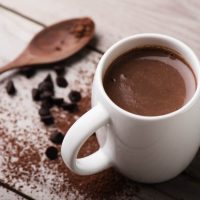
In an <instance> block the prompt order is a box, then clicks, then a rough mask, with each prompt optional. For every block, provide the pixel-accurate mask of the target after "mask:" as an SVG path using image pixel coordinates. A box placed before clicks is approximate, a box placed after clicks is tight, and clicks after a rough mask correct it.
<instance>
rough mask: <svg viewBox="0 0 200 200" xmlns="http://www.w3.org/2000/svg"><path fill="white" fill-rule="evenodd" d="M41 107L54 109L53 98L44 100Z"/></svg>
mask: <svg viewBox="0 0 200 200" xmlns="http://www.w3.org/2000/svg"><path fill="white" fill-rule="evenodd" d="M41 107H42V108H45V109H50V108H52V107H53V101H52V98H48V99H44V100H43V101H42V104H41Z"/></svg>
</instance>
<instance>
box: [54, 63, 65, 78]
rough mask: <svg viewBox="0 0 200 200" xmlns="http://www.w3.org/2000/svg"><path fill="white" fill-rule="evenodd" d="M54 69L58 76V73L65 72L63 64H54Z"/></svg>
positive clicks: (62, 73)
mask: <svg viewBox="0 0 200 200" xmlns="http://www.w3.org/2000/svg"><path fill="white" fill-rule="evenodd" d="M54 71H55V72H56V74H57V75H58V76H59V75H62V76H63V75H64V74H65V67H64V66H59V65H57V66H55V67H54Z"/></svg>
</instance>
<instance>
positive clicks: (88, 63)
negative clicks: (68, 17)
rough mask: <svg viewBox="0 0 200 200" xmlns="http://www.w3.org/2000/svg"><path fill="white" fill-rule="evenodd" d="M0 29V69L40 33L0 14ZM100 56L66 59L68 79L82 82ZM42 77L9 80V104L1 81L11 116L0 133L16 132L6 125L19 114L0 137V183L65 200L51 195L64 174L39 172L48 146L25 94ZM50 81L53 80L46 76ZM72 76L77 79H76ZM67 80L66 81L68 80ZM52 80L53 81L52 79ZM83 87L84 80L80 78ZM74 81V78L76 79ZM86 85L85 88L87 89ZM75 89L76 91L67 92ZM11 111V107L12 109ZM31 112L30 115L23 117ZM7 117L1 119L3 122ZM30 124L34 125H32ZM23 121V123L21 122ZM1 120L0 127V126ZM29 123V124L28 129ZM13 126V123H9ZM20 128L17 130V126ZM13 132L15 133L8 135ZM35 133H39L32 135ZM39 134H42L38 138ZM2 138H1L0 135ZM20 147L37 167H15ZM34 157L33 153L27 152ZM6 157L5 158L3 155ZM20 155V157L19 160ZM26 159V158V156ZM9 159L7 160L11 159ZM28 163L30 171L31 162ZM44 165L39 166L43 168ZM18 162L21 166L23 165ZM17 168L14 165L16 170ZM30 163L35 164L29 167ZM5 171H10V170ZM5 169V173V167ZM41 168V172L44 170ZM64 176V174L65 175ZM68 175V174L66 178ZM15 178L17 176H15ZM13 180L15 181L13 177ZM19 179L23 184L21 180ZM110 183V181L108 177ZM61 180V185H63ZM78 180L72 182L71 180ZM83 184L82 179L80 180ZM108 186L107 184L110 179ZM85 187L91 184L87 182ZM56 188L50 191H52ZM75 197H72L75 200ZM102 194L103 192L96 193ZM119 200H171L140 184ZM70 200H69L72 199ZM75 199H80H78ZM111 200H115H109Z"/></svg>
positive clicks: (14, 17)
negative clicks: (14, 89)
mask: <svg viewBox="0 0 200 200" xmlns="http://www.w3.org/2000/svg"><path fill="white" fill-rule="evenodd" d="M0 19H1V20H0V26H1V27H3V28H2V29H1V32H0V34H1V42H2V41H3V43H1V46H2V47H3V49H4V52H2V51H1V52H0V63H1V64H5V62H8V61H10V60H12V59H13V58H14V57H15V56H16V55H17V54H18V53H19V52H20V51H21V50H22V49H23V48H24V47H25V45H26V43H27V41H28V40H29V39H30V38H32V36H33V34H34V33H35V32H37V31H38V30H40V29H41V28H42V27H41V26H39V25H36V24H34V23H33V22H30V21H28V20H26V19H23V18H22V17H20V16H17V15H15V14H13V13H11V12H8V11H6V10H4V9H0ZM100 56H101V55H100V54H98V53H96V52H92V51H90V50H86V49H85V50H84V51H82V52H81V53H80V54H79V55H77V56H76V57H74V58H72V59H71V60H70V62H68V65H69V66H70V67H71V69H72V71H73V70H74V72H73V73H76V71H78V70H79V69H82V70H86V71H87V73H86V74H85V76H88V75H90V73H91V71H92V72H94V70H95V66H96V64H97V62H98V60H99V58H100ZM82 67H83V68H82ZM48 73H51V74H52V72H51V71H50V70H46V71H40V73H38V74H37V76H36V77H34V78H32V79H30V80H27V79H26V78H23V77H21V76H19V75H14V76H12V79H13V81H14V82H15V83H16V86H17V88H18V91H19V93H18V95H17V96H16V98H14V99H10V98H9V97H8V96H7V94H6V93H5V90H4V87H5V84H6V82H5V79H4V81H3V82H2V76H1V79H0V80H1V84H0V90H1V99H0V108H1V109H2V108H4V109H5V108H6V107H7V108H8V109H11V110H13V112H12V113H11V112H8V111H4V112H3V113H1V115H0V127H1V129H2V128H3V129H4V130H8V129H9V128H11V127H12V126H14V127H15V126H16V125H15V124H13V122H12V123H11V124H10V120H11V118H12V116H13V115H14V114H15V113H19V115H20V117H22V119H21V118H19V122H18V124H19V126H20V127H18V126H17V127H15V128H16V131H17V133H16V132H12V131H7V133H4V134H6V136H5V137H3V136H2V135H1V137H0V144H1V146H0V168H1V170H0V179H1V181H3V182H4V183H7V184H9V185H10V186H12V187H13V188H15V189H16V190H20V192H22V193H24V194H26V195H28V196H30V197H32V198H34V199H37V200H40V199H41V200H42V199H45V198H47V199H49V200H50V199H54V200H56V199H66V198H68V197H69V195H71V194H69V192H68V191H67V189H66V191H65V190H64V191H62V193H59V192H57V190H56V189H57V188H62V187H64V188H67V184H68V177H66V176H67V175H66V174H65V173H64V170H63V173H62V176H61V175H60V174H59V172H58V171H57V168H56V166H57V165H54V164H53V163H52V164H51V169H48V168H45V169H44V166H43V164H44V163H45V166H46V165H47V164H46V163H48V160H46V157H45V155H44V152H45V149H46V147H47V146H48V145H50V142H49V140H48V137H49V134H48V133H47V132H46V131H47V130H46V128H45V127H44V126H43V125H42V124H41V123H40V122H39V121H38V120H39V119H38V117H35V115H36V116H38V115H37V109H38V108H37V107H38V106H37V105H35V104H34V103H32V101H31V96H30V90H31V88H32V87H34V86H35V85H37V84H38V82H39V81H41V80H42V79H43V78H44V77H45V76H46V75H47V74H48ZM71 73H72V72H70V69H69V68H68V73H67V75H68V80H69V81H70V84H71V81H72V80H73V77H72V76H71V75H70V74H71ZM52 75H53V77H54V76H55V75H54V74H52ZM76 75H77V74H76ZM69 76H70V77H69ZM5 78H7V79H8V78H10V77H8V75H5ZM54 78H55V77H54ZM81 78H82V79H83V80H82V81H83V83H84V78H85V77H81ZM79 79H80V78H79ZM89 84H90V85H91V82H90V83H89ZM70 87H71V88H73V87H76V88H77V87H78V86H73V85H71V86H70ZM67 91H68V90H65V92H63V90H60V91H56V93H57V94H58V95H62V96H63V97H66V96H67V93H66V92H67ZM24 97H25V98H24ZM14 105H21V106H14ZM13 106H14V107H13ZM30 108H31V113H29V112H27V111H28V110H30ZM7 115H8V116H9V117H6V118H4V116H7ZM33 118H34V119H33ZM27 119H28V120H27ZM2 120H3V123H2ZM30 120H31V124H30ZM15 123H16V122H15ZM6 124H7V125H8V124H10V127H6ZM22 124H23V125H22ZM27 126H28V127H29V131H28V132H27ZM30 127H35V128H36V129H37V131H35V132H34V133H33V132H32V131H31V128H30ZM14 130H15V129H14ZM38 130H39V131H38ZM41 133H43V134H42V135H41ZM0 134H2V133H0ZM9 138H14V141H16V143H9V142H8V141H9ZM23 141H24V142H25V143H26V148H25V149H24V150H23V152H24V153H25V155H26V152H27V150H28V147H29V145H30V146H31V145H33V144H34V146H36V148H37V149H36V152H35V153H36V154H38V153H39V156H41V160H42V161H41V162H40V163H37V162H36V161H35V160H34V159H33V160H31V161H30V160H28V158H27V160H26V161H25V163H26V164H25V165H20V166H19V164H20V162H19V163H18V162H16V161H17V160H18V159H19V160H20V159H23V156H22V157H19V155H17V156H16V155H15V151H14V149H16V148H22V149H23V147H25V146H23V144H24V143H23ZM32 151H35V150H31V152H32ZM6 152H9V154H7V153H6ZM25 155H24V156H25ZM28 155H29V154H28ZM11 158H12V159H11ZM32 161H33V165H32V164H31V162H32ZM43 161H44V163H43ZM23 162H24V161H23ZM56 162H58V163H59V166H62V168H63V169H66V167H65V166H64V164H63V162H62V160H61V158H60V157H59V160H58V161H56ZM17 163H18V164H17ZM34 163H37V165H35V164H34ZM10 165H11V166H10ZM8 166H10V168H9V167H8ZM29 167H31V168H32V172H29V171H27V169H28V168H29ZM46 167H47V166H46ZM66 171H67V169H66ZM68 173H69V172H68ZM17 174H18V175H17ZM41 174H42V176H41ZM15 175H16V176H15ZM22 178H23V179H22ZM111 178H112V177H111ZM63 179H64V180H67V181H63ZM77 179H78V178H77ZM85 179H88V177H85ZM81 180H82V181H84V178H83V179H81ZM111 180H112V179H111ZM88 184H90V185H91V184H92V183H90V182H88ZM55 185H56V187H55ZM77 192H78V191H76V193H75V195H77ZM101 192H102V193H103V192H104V191H103V190H102V191H101ZM118 195H119V199H121V198H123V197H124V195H129V197H127V198H126V199H135V200H141V199H143V200H160V199H162V200H172V199H173V198H170V197H168V196H166V195H164V194H162V193H161V192H159V191H156V190H154V189H153V188H152V187H151V186H148V185H147V186H143V185H141V184H137V183H134V182H129V183H128V185H127V188H125V190H124V191H123V193H120V192H119V194H118ZM74 198H76V196H75V197H71V199H74ZM113 198H114V197H112V196H111V197H110V199H113ZM80 199H81V197H80ZM115 199H117V198H115Z"/></svg>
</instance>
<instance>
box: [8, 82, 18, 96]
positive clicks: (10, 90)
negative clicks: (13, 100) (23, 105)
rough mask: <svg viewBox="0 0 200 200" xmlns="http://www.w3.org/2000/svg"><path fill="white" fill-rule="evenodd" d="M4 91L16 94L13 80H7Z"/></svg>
mask: <svg viewBox="0 0 200 200" xmlns="http://www.w3.org/2000/svg"><path fill="white" fill-rule="evenodd" d="M6 91H7V93H8V94H9V95H14V94H16V88H15V85H14V83H13V81H8V83H7V85H6Z"/></svg>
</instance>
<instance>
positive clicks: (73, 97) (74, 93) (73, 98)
mask: <svg viewBox="0 0 200 200" xmlns="http://www.w3.org/2000/svg"><path fill="white" fill-rule="evenodd" d="M68 97H69V99H70V100H71V102H78V101H80V100H81V93H80V92H78V91H75V90H72V91H71V92H70V93H69V95H68Z"/></svg>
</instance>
